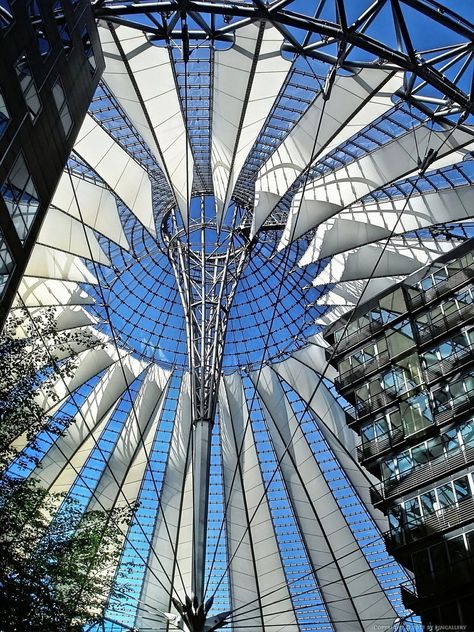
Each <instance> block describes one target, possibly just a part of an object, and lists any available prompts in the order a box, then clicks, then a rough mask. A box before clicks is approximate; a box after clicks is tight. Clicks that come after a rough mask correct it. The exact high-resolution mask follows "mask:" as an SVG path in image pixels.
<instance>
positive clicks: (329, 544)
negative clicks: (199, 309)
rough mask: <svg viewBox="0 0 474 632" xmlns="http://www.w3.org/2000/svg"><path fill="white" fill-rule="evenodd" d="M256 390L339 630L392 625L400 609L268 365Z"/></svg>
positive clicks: (328, 605)
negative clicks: (383, 585) (372, 566)
mask: <svg viewBox="0 0 474 632" xmlns="http://www.w3.org/2000/svg"><path fill="white" fill-rule="evenodd" d="M256 387H257V390H258V393H259V395H260V397H261V399H262V400H263V402H264V404H265V408H266V410H267V415H266V417H267V420H268V424H269V432H270V435H271V437H272V441H273V445H274V448H275V452H276V456H277V458H278V459H279V460H280V459H281V472H282V476H283V479H284V481H285V484H286V488H287V491H288V495H289V498H290V501H291V504H292V507H293V510H294V512H295V514H296V516H297V519H298V522H299V525H300V528H301V531H302V536H303V539H304V542H305V545H306V548H307V551H308V555H309V557H310V560H311V563H312V566H313V568H314V570H315V574H316V578H317V580H318V585H319V587H320V590H321V593H322V595H323V597H324V600H325V602H326V607H327V609H328V612H329V615H330V617H331V621H332V624H333V626H334V628H335V630H336V631H338V632H339V631H340V632H347V631H349V630H354V631H356V630H358V631H360V630H361V628H362V629H364V630H372V629H373V626H374V624H377V623H378V622H380V621H384V622H386V623H387V625H389V624H390V620H389V618H391V617H392V616H393V618H394V619H395V617H396V614H395V611H394V610H393V608H392V606H391V604H390V602H389V600H388V598H387V597H386V595H385V593H384V592H383V590H382V588H381V587H380V585H379V583H378V581H377V578H376V577H375V575H374V573H373V571H372V570H371V569H370V567H369V565H368V563H367V560H366V559H365V556H364V554H363V552H362V551H361V550H360V548H359V544H358V543H357V541H356V539H355V537H354V535H353V533H352V531H351V530H350V528H349V526H348V524H347V522H346V520H345V518H344V516H343V515H342V513H341V510H340V509H339V507H338V505H337V503H336V501H335V499H334V497H333V495H332V493H331V490H330V488H329V486H328V484H327V482H326V480H325V478H324V475H323V473H322V471H321V470H320V468H319V466H318V463H317V461H316V459H315V458H314V456H313V454H312V452H311V448H310V446H309V444H308V442H307V440H306V437H305V435H304V433H303V431H302V430H301V427H300V425H299V423H298V420H297V419H295V415H294V414H293V412H292V409H291V406H290V404H289V402H288V400H287V398H286V396H285V394H284V391H283V389H282V387H281V385H280V383H279V380H278V378H277V376H276V374H275V373H274V372H273V371H272V370H271V368H270V367H268V366H267V367H264V369H263V370H262V372H261V373H260V379H259V380H258V383H257V385H256ZM287 446H289V449H288V450H286V447H287Z"/></svg>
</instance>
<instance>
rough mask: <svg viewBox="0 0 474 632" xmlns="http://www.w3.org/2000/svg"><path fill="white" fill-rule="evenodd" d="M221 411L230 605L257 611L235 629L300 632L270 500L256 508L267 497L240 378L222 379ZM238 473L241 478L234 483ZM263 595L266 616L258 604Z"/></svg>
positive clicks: (236, 623)
mask: <svg viewBox="0 0 474 632" xmlns="http://www.w3.org/2000/svg"><path fill="white" fill-rule="evenodd" d="M219 412H220V416H219V420H220V424H221V428H220V430H221V441H222V459H223V473H224V493H225V501H226V505H227V507H228V508H227V517H226V535H227V550H228V556H229V559H231V560H232V562H231V564H230V571H229V574H230V588H231V603H232V608H240V607H242V606H245V605H246V604H251V605H250V606H249V607H248V609H249V610H252V612H249V613H248V614H245V615H242V619H245V621H243V622H242V626H243V627H242V628H241V627H240V626H239V624H238V619H237V621H236V622H235V623H233V626H232V627H233V628H234V629H235V630H236V631H238V630H240V629H242V630H243V629H248V628H249V627H252V628H253V629H256V630H260V629H263V628H264V627H265V625H271V626H272V629H275V630H281V632H284V631H285V630H288V629H291V628H292V626H295V629H298V628H297V623H296V619H295V614H294V611H293V607H292V602H291V598H290V594H289V591H288V588H287V585H286V578H285V573H284V571H283V568H282V562H281V557H280V553H279V550H278V543H277V540H276V537H275V532H274V528H273V523H272V517H271V514H270V508H269V506H268V501H267V499H266V496H265V497H264V500H263V501H262V502H261V504H260V506H259V507H258V509H257V506H258V503H259V502H260V501H261V498H262V496H264V494H265V486H264V482H263V479H262V474H261V472H260V465H259V461H258V457H257V450H256V447H255V439H254V436H253V431H252V428H251V426H250V424H249V425H248V426H247V423H248V420H249V412H248V408H247V402H246V399H245V392H244V388H243V384H242V379H241V377H240V375H239V374H238V373H233V374H232V375H230V376H223V377H222V381H221V385H220V389H219ZM246 426H247V427H246ZM241 446H243V447H241ZM239 452H240V459H238V454H239ZM238 463H240V469H239V465H238ZM236 468H237V475H236V476H235V480H233V479H234V472H235V471H236ZM254 514H255V515H254ZM250 520H251V524H250V527H249V529H247V527H248V523H249V521H250ZM269 593H272V594H271V595H269ZM259 596H260V598H261V604H262V616H261V614H260V612H259V610H258V607H257V605H258V602H256V601H255V600H256V599H258V597H259ZM286 610H287V612H284V614H278V613H281V612H282V611H286ZM243 612H245V608H244V609H243ZM238 616H239V615H238V613H237V617H238ZM262 619H263V621H262Z"/></svg>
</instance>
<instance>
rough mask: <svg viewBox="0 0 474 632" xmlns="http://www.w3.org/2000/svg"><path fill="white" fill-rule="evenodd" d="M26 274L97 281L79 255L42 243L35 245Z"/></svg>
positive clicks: (59, 278)
mask: <svg viewBox="0 0 474 632" xmlns="http://www.w3.org/2000/svg"><path fill="white" fill-rule="evenodd" d="M25 275H26V276H33V277H44V278H46V279H58V280H60V281H76V282H77V283H93V284H96V283H97V279H96V278H95V276H94V275H93V274H92V273H91V272H89V270H88V269H87V268H86V266H85V265H84V264H83V263H82V261H81V259H80V258H79V257H76V256H75V255H70V254H68V253H66V252H61V251H60V250H55V249H53V248H48V247H47V246H43V245H42V244H36V245H35V246H34V248H33V252H32V253H31V257H30V260H29V261H28V265H27V266H26V270H25Z"/></svg>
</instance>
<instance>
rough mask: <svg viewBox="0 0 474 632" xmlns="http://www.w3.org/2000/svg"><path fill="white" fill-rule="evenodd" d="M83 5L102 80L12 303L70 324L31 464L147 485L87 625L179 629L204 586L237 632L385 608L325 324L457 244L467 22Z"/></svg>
mask: <svg viewBox="0 0 474 632" xmlns="http://www.w3.org/2000/svg"><path fill="white" fill-rule="evenodd" d="M446 4H447V3H446ZM313 5H314V6H313ZM463 9H465V10H467V9H468V7H463ZM94 11H95V13H96V16H97V20H98V31H99V36H100V41H101V44H102V48H103V52H104V57H105V62H106V67H105V71H104V74H103V77H102V80H101V83H100V87H99V89H98V91H97V94H96V96H95V97H94V99H93V102H92V103H91V106H90V110H89V113H88V115H87V117H86V120H85V121H84V124H83V127H82V130H81V132H80V133H79V136H78V138H77V140H76V143H75V146H74V151H73V154H72V155H71V158H70V160H69V163H68V165H67V168H66V170H65V171H64V174H63V176H62V178H61V181H60V183H59V186H58V188H57V191H56V194H55V196H54V199H53V201H52V204H51V208H50V209H49V211H48V215H47V217H46V220H45V222H44V225H43V228H42V230H41V233H40V235H39V238H38V243H37V245H36V246H35V249H34V251H33V254H32V257H31V260H30V262H29V265H28V268H27V270H26V274H25V276H24V278H23V281H22V284H21V287H20V289H19V292H18V298H17V300H16V303H15V305H14V307H13V310H16V313H19V312H20V310H25V309H26V312H25V313H26V314H27V315H26V316H25V318H27V319H28V318H29V317H30V316H33V315H38V314H40V313H41V310H45V309H50V308H51V307H52V308H53V309H54V314H55V319H56V321H57V326H58V329H59V330H61V331H62V332H66V333H67V332H70V333H71V336H72V335H74V334H76V333H77V332H79V331H84V332H88V338H87V344H84V345H83V346H82V347H81V346H80V343H78V345H76V348H75V353H76V354H77V356H76V358H75V359H74V362H75V363H76V364H77V368H76V369H75V371H73V372H72V373H71V376H70V377H68V378H67V379H61V380H56V381H55V382H54V383H51V384H45V385H44V389H43V392H42V393H41V394H40V395H39V396H38V401H40V402H41V405H42V406H43V407H44V409H45V410H46V411H50V412H58V413H59V412H67V413H69V414H72V415H74V419H75V422H74V423H73V424H72V425H71V426H69V428H68V429H67V431H66V432H65V434H64V435H63V436H60V437H59V438H57V439H56V440H55V441H51V440H49V441H48V438H47V437H46V436H45V437H43V438H44V442H43V445H44V451H43V453H41V454H39V457H40V465H41V466H40V467H38V468H36V469H34V470H33V471H31V475H34V476H37V477H39V478H40V480H41V481H42V482H43V484H44V485H45V486H46V487H47V488H49V489H51V490H54V491H64V492H67V493H69V494H72V495H74V496H75V497H77V498H78V499H80V502H81V503H82V504H83V506H84V508H86V507H89V508H95V507H98V508H111V507H115V506H127V505H133V504H134V503H135V502H137V501H138V502H139V503H140V506H139V509H138V511H137V515H136V522H135V524H134V525H133V526H132V527H130V529H129V530H127V531H124V532H123V556H122V562H125V561H127V560H129V559H135V561H137V562H138V564H137V566H136V567H135V569H134V571H133V574H132V577H131V582H132V585H133V590H132V592H131V593H129V594H127V596H126V597H123V599H122V603H118V602H117V603H116V602H114V601H113V600H112V601H110V602H109V605H108V609H107V613H106V615H107V621H108V623H107V625H108V626H109V627H108V628H106V629H110V630H122V629H123V630H129V629H132V628H134V627H135V628H137V629H138V630H140V631H142V630H143V631H145V630H153V631H155V632H157V631H165V630H171V629H179V625H180V624H179V622H178V620H177V619H176V617H177V616H178V615H177V612H176V610H175V608H174V606H173V603H172V597H174V598H177V599H178V600H179V601H181V602H184V601H185V595H189V594H190V592H191V590H192V589H193V590H195V592H196V586H197V587H198V589H197V592H198V593H199V594H200V598H202V599H204V598H205V599H208V598H209V597H210V596H211V595H213V596H214V597H215V599H214V604H213V606H212V610H211V612H210V614H209V617H211V615H212V617H215V616H217V617H219V614H220V613H225V620H226V626H227V629H232V630H234V631H235V632H240V631H241V630H242V631H243V630H268V631H270V630H272V631H273V630H281V631H283V630H284V631H295V632H296V631H298V630H301V631H308V632H309V631H310V630H337V631H344V632H346V631H348V630H366V629H371V627H372V626H373V624H374V623H378V624H380V625H385V624H387V625H390V624H392V623H393V622H394V621H395V620H396V619H397V618H399V617H404V616H407V615H408V614H409V613H407V612H406V611H405V610H404V608H403V606H402V605H401V602H400V599H399V594H398V590H397V588H398V585H399V583H400V582H401V581H403V580H404V579H405V576H404V573H403V571H402V570H401V569H400V568H399V567H398V566H397V564H395V562H394V561H393V560H391V559H390V558H389V557H388V555H387V554H386V553H385V551H384V547H383V543H382V541H381V538H380V531H383V530H385V529H386V528H387V527H386V523H385V518H384V516H383V515H382V514H381V513H379V512H378V511H376V510H375V509H373V508H372V506H371V504H370V500H369V488H370V486H371V484H372V483H373V482H374V481H373V480H372V478H371V477H370V476H369V475H368V474H367V473H366V472H365V471H363V470H362V469H361V467H360V466H359V464H358V462H357V459H356V437H355V435H354V434H353V433H352V432H351V431H349V430H348V429H347V426H346V420H345V419H346V418H345V412H344V410H343V404H344V402H341V400H340V399H339V398H338V397H337V396H336V394H335V391H334V388H333V384H332V380H333V379H334V376H335V375H334V369H332V368H331V367H330V365H329V364H328V361H327V353H326V349H325V343H324V341H323V339H322V337H321V334H320V332H321V330H322V328H323V327H324V326H325V325H326V324H328V323H331V322H333V321H334V320H335V319H336V318H338V317H339V316H340V315H341V314H343V313H345V312H347V311H349V310H351V309H352V308H353V307H354V306H356V305H358V304H359V303H360V302H363V301H365V300H367V299H368V298H370V296H373V295H374V294H375V293H376V292H378V291H380V290H381V289H384V288H386V287H388V286H389V285H390V284H392V283H394V282H396V281H398V280H400V279H402V278H404V277H406V276H407V275H408V274H410V273H412V272H414V271H416V270H417V269H419V268H420V267H422V266H424V265H426V264H428V263H430V262H431V261H433V260H434V259H436V257H438V256H440V255H441V254H443V253H445V252H448V251H449V250H451V249H452V248H454V247H455V246H456V245H457V244H458V243H460V242H461V241H463V240H464V239H466V237H467V236H469V235H470V234H471V232H470V231H471V222H472V219H473V214H474V189H473V187H472V178H473V176H474V168H473V167H474V161H473V159H472V150H473V149H474V135H473V131H474V128H473V126H472V123H473V120H472V92H471V90H472V80H473V63H472V59H473V55H474V50H473V43H472V42H473V37H472V36H473V28H472V25H471V24H470V23H469V21H468V19H465V18H461V17H459V16H457V15H456V14H454V13H452V12H451V10H450V9H449V7H448V6H445V7H444V8H443V9H442V10H441V5H440V4H439V3H437V2H434V1H433V0H410V1H408V0H393V1H392V2H388V1H379V2H374V3H371V2H363V1H361V2H352V1H351V2H344V0H336V1H335V2H333V1H331V2H330V1H329V0H327V1H321V2H306V1H305V2H302V1H300V2H298V1H294V2H292V1H288V0H283V1H282V0H274V1H272V2H267V3H264V2H261V1H260V0H259V1H256V0H255V1H254V2H250V1H243V0H241V1H238V2H224V1H223V2H179V1H177V0H176V1H171V2H136V3H129V2H114V1H112V0H109V1H107V0H102V1H99V2H95V3H94ZM18 335H22V330H21V328H20V329H19V331H18ZM224 339H225V342H224ZM43 342H46V341H43ZM51 353H52V354H60V353H61V352H60V350H55V349H54V347H53V348H51ZM63 356H64V353H63ZM63 356H60V355H58V357H59V358H60V361H61V362H65V363H67V362H68V361H69V360H68V358H67V357H63ZM54 379H56V378H54ZM52 380H53V378H52ZM201 388H202V389H204V390H203V391H202V393H204V395H202V394H201V395H199V393H198V390H199V389H201ZM52 391H53V392H55V393H56V397H55V398H52V397H51V392H52ZM203 411H205V412H206V411H207V412H206V414H209V415H210V417H211V419H207V418H205V417H206V415H204V413H203ZM209 411H211V412H209ZM198 422H199V423H198ZM204 422H207V427H208V428H209V434H208V435H207V436H206V435H205V432H206V431H204V430H202V427H204V425H205V423H204ZM199 424H201V426H202V427H201V426H200V425H199ZM199 428H201V429H200V430H199ZM199 433H201V434H199ZM197 446H198V447H197ZM198 448H199V449H198ZM200 485H201V487H200ZM207 489H209V497H208V498H207V491H206V490H207ZM120 606H121V607H120ZM165 613H171V614H170V615H168V616H166V614H165ZM223 616H224V615H223ZM217 621H218V620H217V619H216V621H215V623H213V624H212V625H215V624H216V623H217ZM209 626H211V623H209ZM181 629H182V628H181ZM209 629H212V628H211V627H210V628H209Z"/></svg>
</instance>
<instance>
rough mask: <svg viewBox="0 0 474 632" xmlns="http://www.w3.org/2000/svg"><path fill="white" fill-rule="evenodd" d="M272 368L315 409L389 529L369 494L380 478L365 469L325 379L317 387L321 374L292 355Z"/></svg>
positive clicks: (366, 501) (338, 455) (361, 491)
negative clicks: (361, 464) (372, 485)
mask: <svg viewBox="0 0 474 632" xmlns="http://www.w3.org/2000/svg"><path fill="white" fill-rule="evenodd" d="M272 368H273V370H274V371H275V372H276V373H277V374H278V375H279V376H280V377H281V378H283V379H284V380H285V382H288V384H289V385H290V386H291V388H292V389H293V390H294V391H295V392H296V393H298V395H299V396H300V397H301V399H302V400H303V401H305V402H307V403H308V405H309V407H310V408H311V410H312V411H313V412H314V413H315V415H316V423H317V425H318V428H319V429H320V430H321V432H322V433H323V435H324V438H325V439H326V441H327V442H328V443H329V445H330V447H331V449H332V451H333V453H334V455H335V457H336V459H337V460H338V461H339V463H340V465H341V467H342V468H343V470H344V472H345V474H346V476H347V478H348V479H349V480H350V482H351V484H352V486H353V487H354V489H355V490H356V491H357V493H358V495H359V497H360V499H361V500H362V502H363V503H364V505H365V507H366V508H367V510H368V513H369V514H370V515H371V517H372V519H373V521H374V522H375V524H376V525H377V526H378V527H379V529H380V530H381V531H386V530H387V529H388V523H387V519H386V518H385V516H384V515H383V514H382V512H380V511H378V510H376V509H374V507H373V505H372V501H371V499H370V495H369V487H370V485H371V484H375V483H377V482H378V481H377V479H376V478H375V477H374V476H372V475H371V474H370V473H369V472H367V471H366V470H364V469H363V468H362V467H361V466H360V464H359V462H358V460H357V452H356V443H357V436H356V434H355V432H354V431H353V430H351V429H350V428H348V426H347V422H346V417H345V413H344V411H343V409H342V408H341V406H340V404H339V402H338V401H337V400H336V398H335V397H334V396H333V395H332V393H331V391H329V389H328V388H326V386H325V385H324V384H323V383H320V384H319V386H318V388H317V390H316V391H315V389H316V385H317V383H318V380H319V375H317V374H316V373H315V372H314V371H312V370H311V367H310V366H308V365H306V364H302V363H301V362H300V361H298V360H297V359H296V358H289V359H288V360H285V361H284V362H280V363H279V364H274V365H272Z"/></svg>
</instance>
